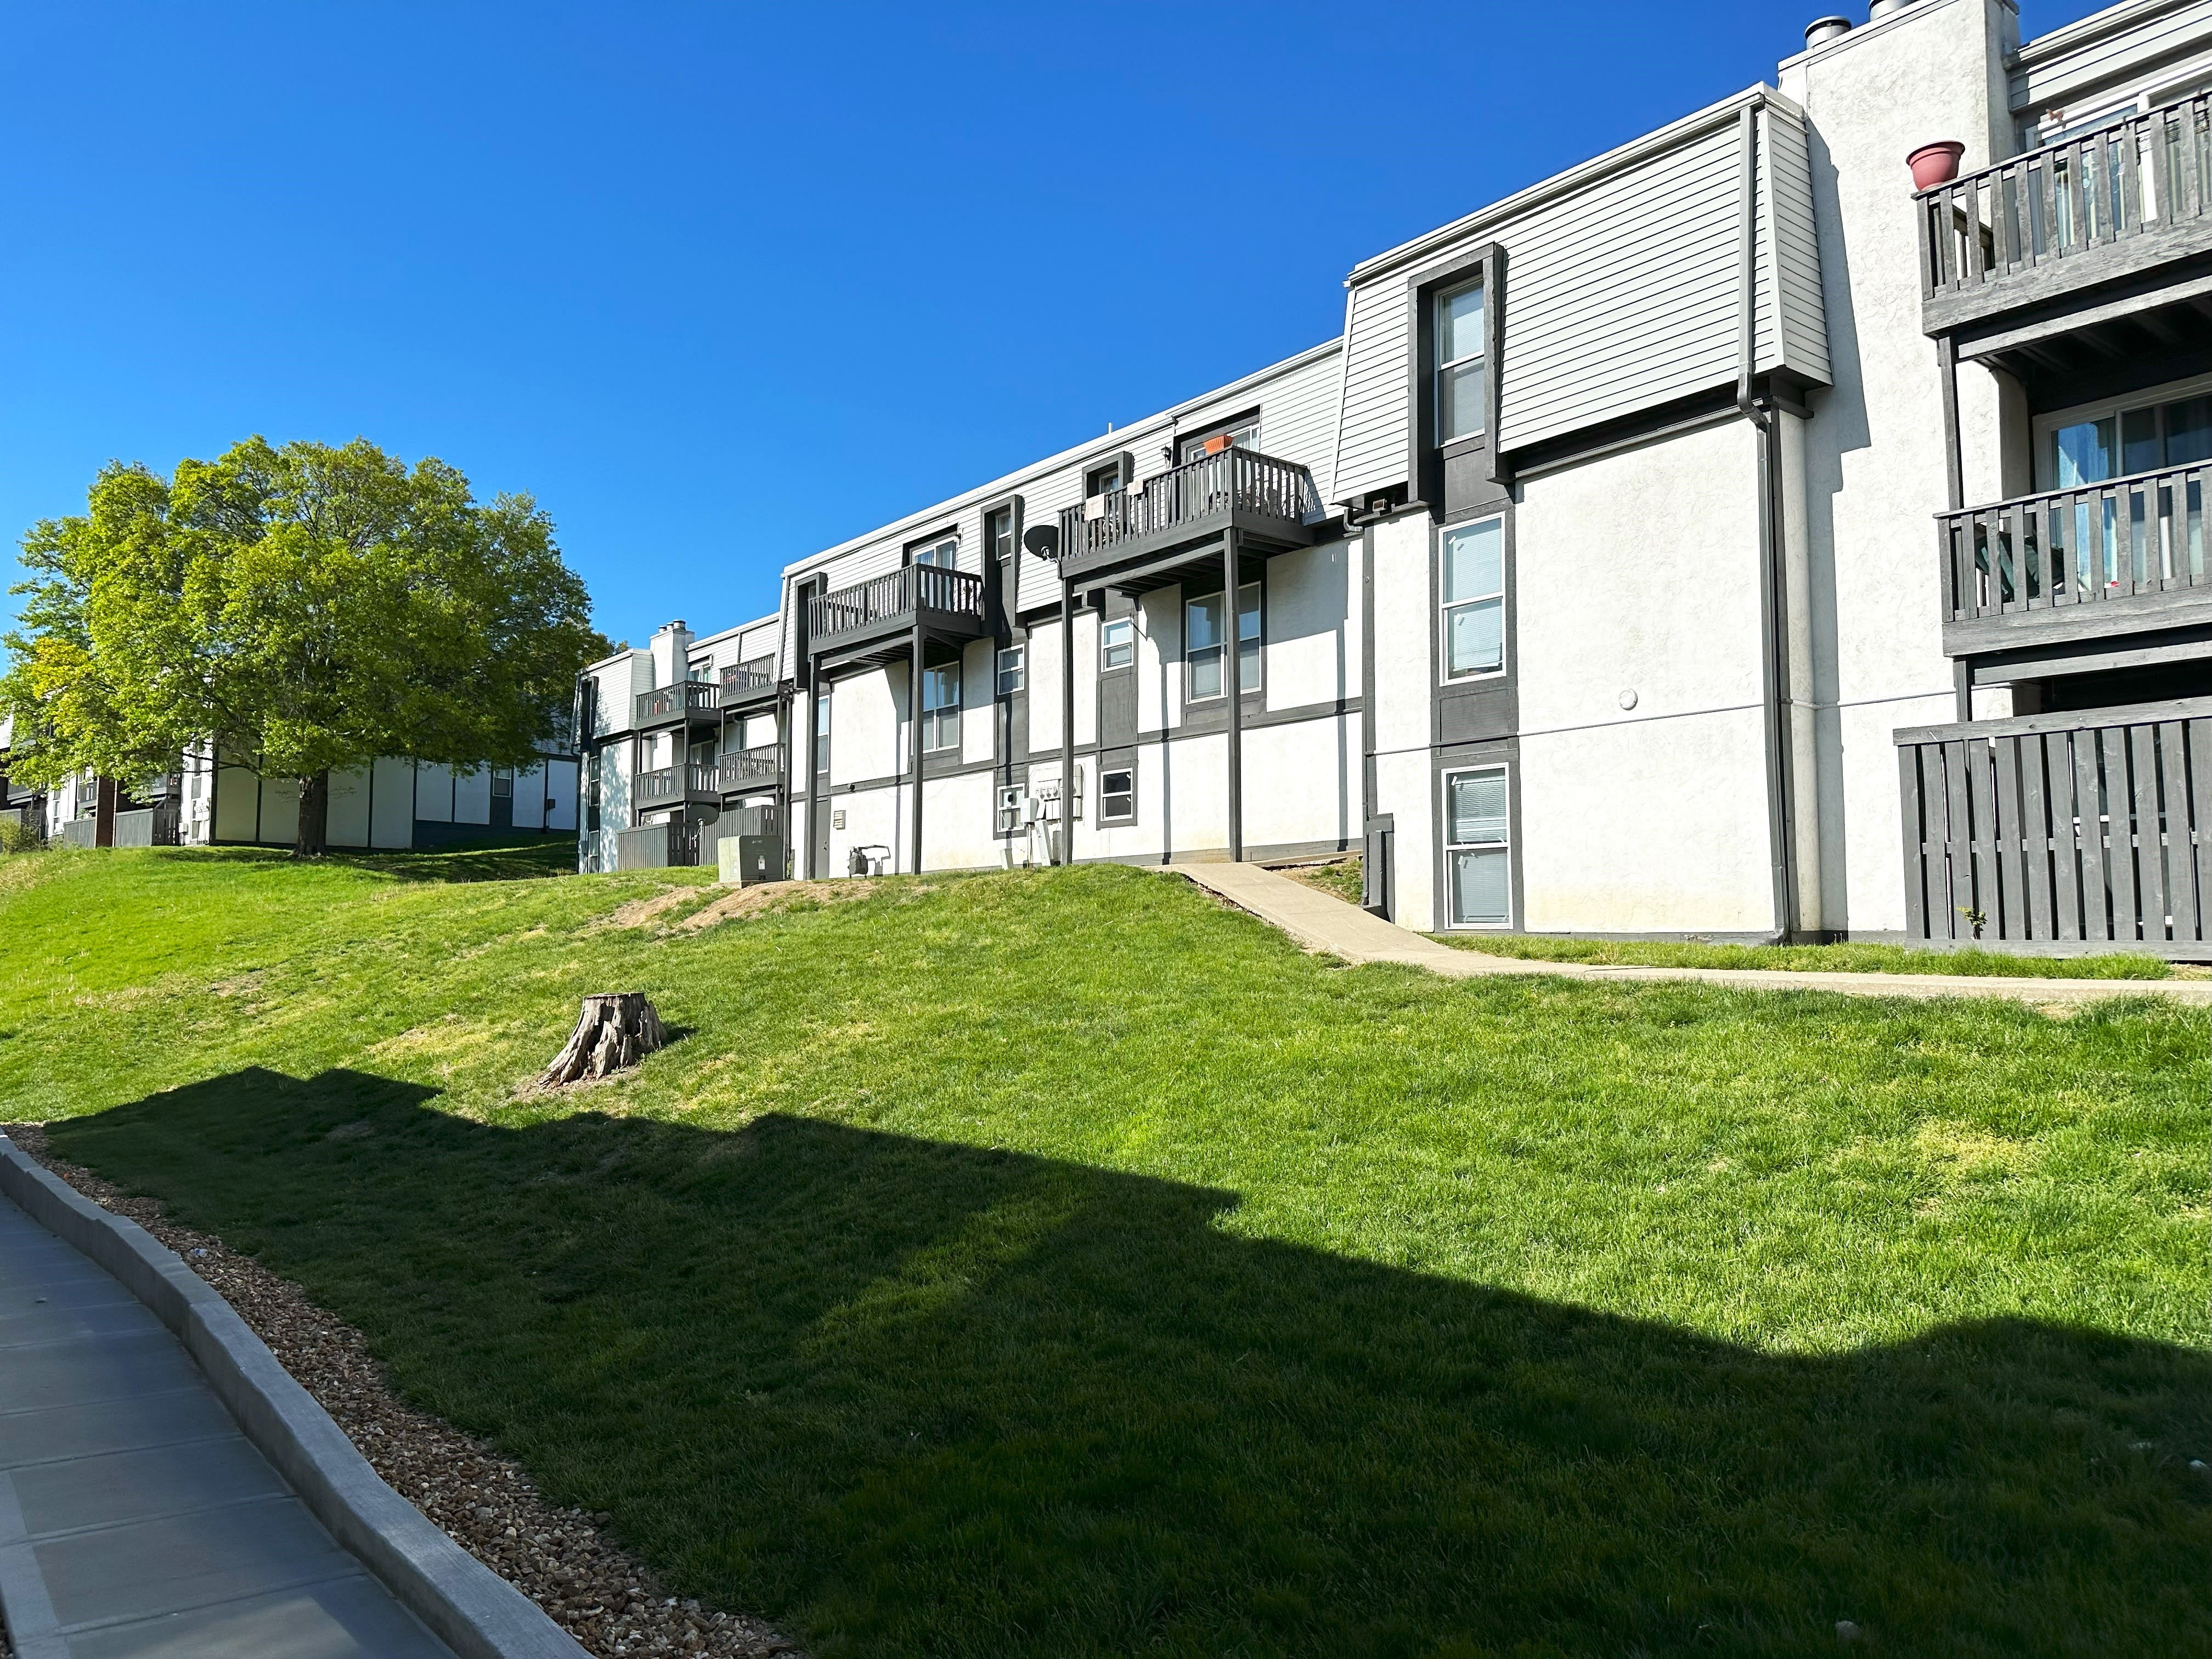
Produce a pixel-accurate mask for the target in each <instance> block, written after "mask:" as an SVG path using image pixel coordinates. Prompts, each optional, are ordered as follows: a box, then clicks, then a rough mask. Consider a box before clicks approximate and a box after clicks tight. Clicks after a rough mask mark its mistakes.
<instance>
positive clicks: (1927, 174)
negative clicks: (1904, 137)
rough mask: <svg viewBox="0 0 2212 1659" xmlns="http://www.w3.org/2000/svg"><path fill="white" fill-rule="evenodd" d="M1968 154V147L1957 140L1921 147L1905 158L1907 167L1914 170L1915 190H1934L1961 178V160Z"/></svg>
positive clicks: (1952, 139) (1948, 139) (1946, 140)
mask: <svg viewBox="0 0 2212 1659" xmlns="http://www.w3.org/2000/svg"><path fill="white" fill-rule="evenodd" d="M1965 154H1966V146H1965V145H1964V144H1962V143H1960V142H1959V141H1958V140H1957V139H1955V138H1945V139H1942V140H1941V141H1939V142H1938V143H1933V144H1923V145H1921V147H1920V148H1919V149H1916V150H1914V151H1913V152H1912V154H1911V155H1908V156H1906V157H1905V166H1907V167H1911V169H1912V187H1913V189H1915V190H1933V189H1935V188H1936V185H1948V184H1949V183H1950V182H1951V181H1952V180H1953V179H1955V178H1957V177H1958V176H1959V158H1960V156H1961V155H1965Z"/></svg>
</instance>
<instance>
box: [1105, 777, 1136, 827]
mask: <svg viewBox="0 0 2212 1659" xmlns="http://www.w3.org/2000/svg"><path fill="white" fill-rule="evenodd" d="M1136 816H1137V775H1136V773H1135V771H1134V770H1133V769H1131V768H1129V767H1126V766H1121V767H1115V769H1113V770H1112V771H1109V772H1101V773H1100V774H1099V775H1098V821H1099V822H1100V823H1116V822H1119V823H1129V822H1131V821H1132V820H1133V819H1134V818H1135V817H1136Z"/></svg>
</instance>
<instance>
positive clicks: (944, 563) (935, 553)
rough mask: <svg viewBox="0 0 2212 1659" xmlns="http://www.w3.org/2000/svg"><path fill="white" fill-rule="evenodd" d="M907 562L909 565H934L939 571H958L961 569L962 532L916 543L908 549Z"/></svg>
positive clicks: (953, 532)
mask: <svg viewBox="0 0 2212 1659" xmlns="http://www.w3.org/2000/svg"><path fill="white" fill-rule="evenodd" d="M906 562H908V564H927V565H934V566H935V567H936V568H938V569H939V570H957V569H958V568H960V532H958V531H957V530H956V531H950V532H946V533H945V535H942V536H933V537H931V538H929V539H928V540H927V541H921V542H916V543H915V544H914V545H913V546H912V547H909V548H908V549H907V550H906Z"/></svg>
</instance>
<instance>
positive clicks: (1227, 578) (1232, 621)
mask: <svg viewBox="0 0 2212 1659" xmlns="http://www.w3.org/2000/svg"><path fill="white" fill-rule="evenodd" d="M1237 575H1238V571H1237V530H1236V526H1233V525H1232V526H1231V527H1230V528H1228V529H1227V530H1225V531H1223V532H1221V609H1222V611H1223V613H1224V615H1225V622H1226V632H1227V633H1228V635H1229V639H1228V641H1227V644H1226V645H1225V647H1224V655H1225V659H1226V660H1225V663H1224V665H1223V669H1222V690H1224V691H1225V692H1226V693H1227V694H1228V697H1229V860H1230V862H1231V863H1232V864H1242V863H1243V861H1244V658H1243V651H1244V640H1243V607H1242V605H1241V604H1240V603H1239V595H1238V592H1237Z"/></svg>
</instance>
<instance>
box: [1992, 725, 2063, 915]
mask: <svg viewBox="0 0 2212 1659" xmlns="http://www.w3.org/2000/svg"><path fill="white" fill-rule="evenodd" d="M2002 741H2003V743H2004V746H2005V747H2006V748H2008V749H2010V750H2013V751H2014V752H2015V761H2014V764H2015V766H2016V767H2017V768H2018V769H2019V772H2020V829H2021V836H2022V837H2023V838H2024V840H2025V841H2026V843H2027V845H2026V846H2025V847H2024V848H2022V849H2021V874H2022V877H2023V879H2024V882H2025V884H2026V886H2027V912H2026V918H2027V933H2026V937H2027V938H2029V939H2049V938H2051V937H2052V934H2051V803H2050V799H2049V794H2048V791H2047V790H2046V788H2045V784H2044V781H2043V736H2042V734H2041V733H2040V732H2029V733H2028V734H2027V736H2026V737H2021V738H2005V739H2003V740H2002Z"/></svg>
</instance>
